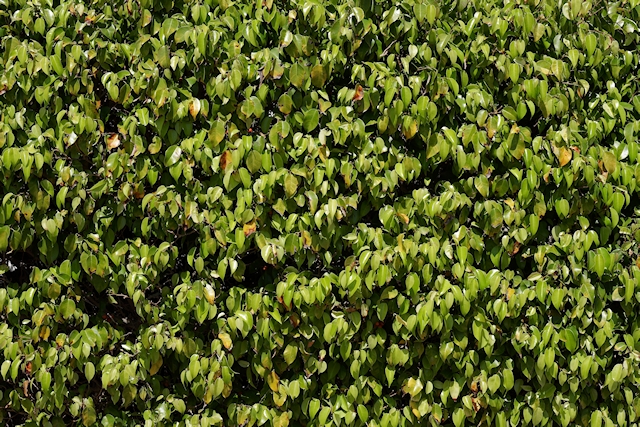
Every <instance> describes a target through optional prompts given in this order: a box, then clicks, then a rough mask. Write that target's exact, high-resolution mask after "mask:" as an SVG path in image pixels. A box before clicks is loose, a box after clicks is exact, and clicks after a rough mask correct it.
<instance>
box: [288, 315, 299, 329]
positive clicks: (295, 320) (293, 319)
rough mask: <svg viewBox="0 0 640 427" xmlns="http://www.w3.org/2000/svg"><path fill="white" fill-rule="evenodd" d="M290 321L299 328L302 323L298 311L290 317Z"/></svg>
mask: <svg viewBox="0 0 640 427" xmlns="http://www.w3.org/2000/svg"><path fill="white" fill-rule="evenodd" d="M289 322H291V325H292V326H293V327H294V328H297V327H298V325H299V324H300V316H298V315H297V314H296V313H293V314H292V315H291V317H289Z"/></svg>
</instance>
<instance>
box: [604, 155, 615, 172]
mask: <svg viewBox="0 0 640 427" xmlns="http://www.w3.org/2000/svg"><path fill="white" fill-rule="evenodd" d="M602 161H603V163H604V167H605V168H606V169H607V172H609V173H614V172H615V171H616V169H617V167H618V160H617V159H616V156H615V154H613V153H612V152H610V151H605V152H604V154H602Z"/></svg>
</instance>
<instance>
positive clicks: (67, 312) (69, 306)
mask: <svg viewBox="0 0 640 427" xmlns="http://www.w3.org/2000/svg"><path fill="white" fill-rule="evenodd" d="M75 311H76V303H75V302H74V301H73V300H72V299H65V300H64V301H62V303H60V314H61V315H62V317H63V318H64V319H68V318H69V317H71V316H72V315H73V313H75Z"/></svg>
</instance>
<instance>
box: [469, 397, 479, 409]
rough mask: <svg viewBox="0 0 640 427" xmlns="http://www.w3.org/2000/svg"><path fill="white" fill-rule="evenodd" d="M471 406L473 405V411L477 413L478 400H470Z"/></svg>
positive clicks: (473, 398)
mask: <svg viewBox="0 0 640 427" xmlns="http://www.w3.org/2000/svg"><path fill="white" fill-rule="evenodd" d="M471 404H472V405H473V410H474V411H476V412H478V411H479V410H480V402H478V399H477V398H475V397H472V398H471Z"/></svg>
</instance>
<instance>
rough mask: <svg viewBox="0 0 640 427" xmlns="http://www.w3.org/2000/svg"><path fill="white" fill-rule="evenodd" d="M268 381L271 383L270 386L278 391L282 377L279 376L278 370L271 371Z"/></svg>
mask: <svg viewBox="0 0 640 427" xmlns="http://www.w3.org/2000/svg"><path fill="white" fill-rule="evenodd" d="M267 382H268V383H269V388H270V389H271V390H273V391H278V386H279V385H280V377H278V374H276V371H271V373H270V374H269V376H268V377H267Z"/></svg>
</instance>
